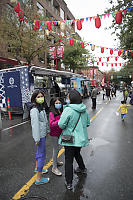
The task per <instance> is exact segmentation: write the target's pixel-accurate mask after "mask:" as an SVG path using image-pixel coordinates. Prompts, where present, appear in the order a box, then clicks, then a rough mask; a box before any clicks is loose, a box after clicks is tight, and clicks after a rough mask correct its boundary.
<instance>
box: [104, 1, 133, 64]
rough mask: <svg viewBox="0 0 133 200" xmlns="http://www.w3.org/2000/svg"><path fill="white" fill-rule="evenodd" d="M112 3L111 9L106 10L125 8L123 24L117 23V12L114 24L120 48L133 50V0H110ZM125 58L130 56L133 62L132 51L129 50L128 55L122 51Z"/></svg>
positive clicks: (112, 10) (113, 10)
mask: <svg viewBox="0 0 133 200" xmlns="http://www.w3.org/2000/svg"><path fill="white" fill-rule="evenodd" d="M109 3H110V4H111V9H109V10H107V11H106V12H115V11H119V10H124V9H125V14H124V17H123V20H122V23H121V24H116V23H115V14H114V20H113V23H112V26H111V27H110V28H114V29H115V31H114V32H113V33H115V34H116V36H117V37H118V39H119V41H120V46H119V47H120V49H125V50H131V49H133V1H131V0H117V1H116V0H109ZM122 56H123V58H124V59H126V58H128V59H129V62H132V52H128V55H127V56H126V55H125V52H123V53H122Z"/></svg>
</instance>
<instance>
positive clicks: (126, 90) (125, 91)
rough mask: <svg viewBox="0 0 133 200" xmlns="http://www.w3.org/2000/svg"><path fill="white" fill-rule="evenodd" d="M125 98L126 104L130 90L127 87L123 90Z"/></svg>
mask: <svg viewBox="0 0 133 200" xmlns="http://www.w3.org/2000/svg"><path fill="white" fill-rule="evenodd" d="M123 97H124V101H125V102H126V101H127V98H128V89H127V87H125V88H124V90H123Z"/></svg>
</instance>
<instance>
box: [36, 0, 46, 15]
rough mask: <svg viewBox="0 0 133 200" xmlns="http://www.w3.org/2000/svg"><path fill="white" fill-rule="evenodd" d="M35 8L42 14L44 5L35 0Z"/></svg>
mask: <svg viewBox="0 0 133 200" xmlns="http://www.w3.org/2000/svg"><path fill="white" fill-rule="evenodd" d="M36 5H37V9H38V13H40V14H41V15H44V7H43V6H42V5H41V4H40V3H38V2H37V4H36Z"/></svg>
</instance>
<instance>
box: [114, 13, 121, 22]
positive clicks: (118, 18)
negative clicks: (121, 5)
mask: <svg viewBox="0 0 133 200" xmlns="http://www.w3.org/2000/svg"><path fill="white" fill-rule="evenodd" d="M115 22H116V24H121V22H122V12H121V11H119V12H117V13H116V16H115Z"/></svg>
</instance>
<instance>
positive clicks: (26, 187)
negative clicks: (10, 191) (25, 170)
mask: <svg viewBox="0 0 133 200" xmlns="http://www.w3.org/2000/svg"><path fill="white" fill-rule="evenodd" d="M63 153H64V147H63V148H62V149H61V150H60V151H59V154H58V157H60V156H61V154H63ZM52 163H53V159H51V160H50V161H49V162H48V163H47V164H46V165H45V166H44V169H48V168H49V167H50V166H51V165H52ZM36 176H37V174H35V175H34V176H33V177H32V178H31V179H30V180H29V181H28V182H27V183H26V184H25V185H24V186H23V187H22V188H21V189H20V190H19V191H18V192H17V193H16V194H15V195H14V197H13V198H12V200H18V199H20V198H22V197H24V196H25V195H26V194H27V193H28V192H29V189H30V187H31V186H32V185H33V183H34V182H35V180H36Z"/></svg>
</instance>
